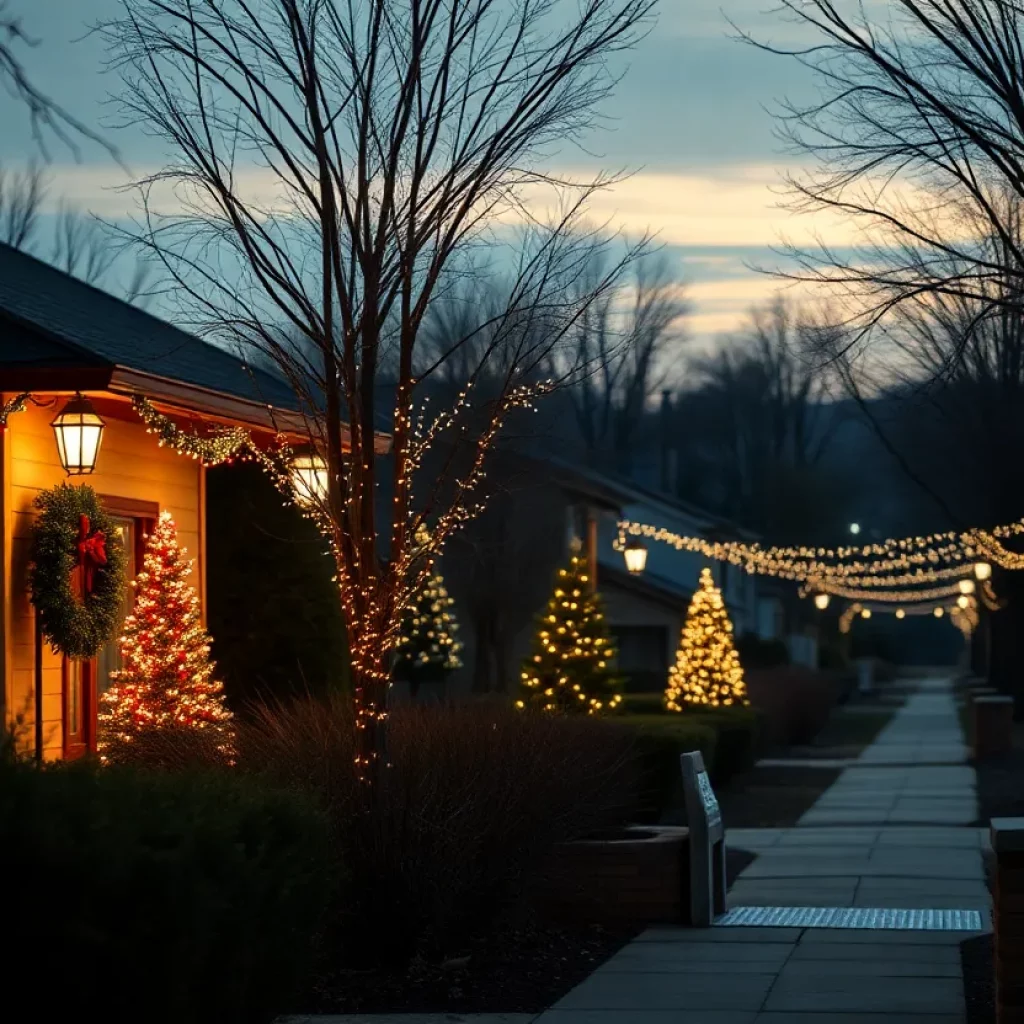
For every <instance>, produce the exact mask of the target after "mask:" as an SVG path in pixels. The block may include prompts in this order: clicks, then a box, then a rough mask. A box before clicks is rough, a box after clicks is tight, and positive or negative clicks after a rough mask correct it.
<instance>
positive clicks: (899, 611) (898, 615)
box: [896, 608, 907, 619]
mask: <svg viewBox="0 0 1024 1024" xmlns="http://www.w3.org/2000/svg"><path fill="white" fill-rule="evenodd" d="M906 617H907V613H906V612H905V611H904V610H903V609H902V608H897V609H896V618H897V619H905V618H906Z"/></svg>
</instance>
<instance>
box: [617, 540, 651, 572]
mask: <svg viewBox="0 0 1024 1024" xmlns="http://www.w3.org/2000/svg"><path fill="white" fill-rule="evenodd" d="M622 556H623V558H625V559H626V568H627V569H628V570H629V572H630V573H632V574H633V575H634V576H639V575H640V573H642V572H643V571H644V569H645V568H647V546H646V545H645V544H643V543H641V542H640V541H638V540H630V541H627V542H626V543H625V544H624V545H623V547H622Z"/></svg>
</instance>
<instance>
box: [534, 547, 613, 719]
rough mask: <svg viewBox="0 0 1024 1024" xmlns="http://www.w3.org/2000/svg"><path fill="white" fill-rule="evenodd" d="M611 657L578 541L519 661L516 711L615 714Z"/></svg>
mask: <svg viewBox="0 0 1024 1024" xmlns="http://www.w3.org/2000/svg"><path fill="white" fill-rule="evenodd" d="M614 659H615V646H614V644H613V643H612V640H611V636H610V634H609V632H608V626H607V623H606V622H605V618H604V611H603V609H602V606H601V598H600V596H599V595H598V594H596V593H595V592H594V589H593V586H592V581H591V580H590V578H589V570H588V567H587V559H586V556H585V555H584V554H583V551H582V547H581V545H580V543H579V541H578V540H577V541H574V542H573V549H572V553H571V556H570V558H569V565H568V566H567V567H566V568H564V569H559V570H558V576H557V578H556V579H555V589H554V593H553V594H552V595H551V599H550V600H549V601H548V603H547V607H546V608H545V610H544V613H543V615H542V616H541V617H540V619H539V621H538V624H537V636H536V637H535V639H534V642H533V649H532V654H531V655H530V657H529V658H528V659H527V660H526V661H525V662H524V663H523V671H522V688H523V691H524V692H523V697H522V699H521V700H518V701H516V707H518V708H525V707H527V706H529V707H535V708H540V709H542V710H544V711H562V712H576V713H586V714H588V715H594V714H602V713H604V712H607V711H614V710H615V709H616V708H617V707H618V706H619V705H620V704H621V703H622V695H621V694H620V693H619V687H620V684H621V680H620V679H619V677H618V676H617V675H616V674H615V669H614V667H613V661H614Z"/></svg>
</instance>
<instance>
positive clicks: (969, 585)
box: [959, 580, 974, 594]
mask: <svg viewBox="0 0 1024 1024" xmlns="http://www.w3.org/2000/svg"><path fill="white" fill-rule="evenodd" d="M959 585H960V593H961V594H973V593H974V580H961V581H960V584H959Z"/></svg>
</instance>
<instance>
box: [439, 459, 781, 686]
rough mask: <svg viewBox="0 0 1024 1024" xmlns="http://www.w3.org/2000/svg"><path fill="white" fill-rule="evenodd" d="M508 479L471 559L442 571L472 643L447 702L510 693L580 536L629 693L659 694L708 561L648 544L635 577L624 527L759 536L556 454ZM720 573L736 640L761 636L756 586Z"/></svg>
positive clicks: (451, 558) (461, 557)
mask: <svg viewBox="0 0 1024 1024" xmlns="http://www.w3.org/2000/svg"><path fill="white" fill-rule="evenodd" d="M500 474H501V476H502V479H503V480H505V481H506V486H505V487H504V488H503V493H502V494H501V495H500V496H499V498H498V499H497V502H496V507H491V508H489V509H488V511H487V512H485V513H484V517H483V519H482V521H481V523H480V524H479V526H476V527H474V528H472V530H471V537H472V539H471V540H469V541H467V542H466V543H467V544H468V545H469V546H470V549H471V550H470V551H468V552H467V550H465V549H464V548H463V549H460V548H459V547H458V546H456V547H455V548H453V549H452V550H451V552H450V553H449V554H446V558H445V561H444V572H445V574H446V576H449V575H450V583H451V584H452V593H453V595H454V596H455V597H456V600H457V605H458V607H457V613H458V616H459V619H460V621H461V623H462V632H461V639H462V640H463V642H464V643H465V652H464V659H463V660H464V663H465V667H464V669H463V670H462V672H461V673H460V674H459V676H458V678H457V679H455V680H453V681H452V685H451V686H450V687H449V689H450V692H453V693H458V692H461V691H465V690H477V691H498V692H506V691H507V692H511V690H513V689H514V687H515V686H516V684H517V680H518V678H519V665H520V663H521V661H522V659H523V658H524V657H525V656H526V653H527V650H528V648H529V645H530V641H531V639H532V637H533V633H534V629H535V623H534V616H535V614H536V613H537V612H538V611H539V610H540V608H541V607H542V606H543V604H544V602H545V601H546V600H547V598H548V596H549V595H550V591H551V585H552V581H553V578H554V574H555V571H556V569H557V568H558V566H559V565H560V564H562V563H564V562H565V560H566V559H567V558H568V552H569V545H570V542H571V540H572V538H573V537H579V538H580V539H582V540H585V541H587V542H588V544H589V543H591V542H592V543H593V544H594V550H595V551H596V579H597V585H598V590H599V591H600V593H601V596H602V598H603V599H604V602H605V609H606V614H607V618H608V622H609V625H610V626H611V628H612V630H613V632H614V633H615V635H616V637H617V640H618V648H619V654H618V665H619V667H620V669H621V670H622V671H623V673H624V674H626V675H627V676H629V677H630V679H631V681H632V685H633V686H638V687H642V688H649V689H661V688H663V687H664V685H665V682H666V680H667V678H668V670H669V666H670V665H671V663H672V661H673V660H674V657H675V650H676V646H677V644H678V640H679V632H680V629H681V628H682V624H683V621H684V619H685V616H686V611H687V608H688V607H689V603H690V598H691V596H692V594H693V590H694V588H695V586H696V584H697V579H698V577H699V575H700V570H701V569H702V568H703V567H704V566H705V565H707V564H709V563H708V561H707V560H706V559H704V558H703V557H702V556H700V555H697V554H692V553H688V552H678V551H675V550H674V549H673V548H671V547H669V546H668V545H664V544H660V543H655V542H651V543H649V544H648V560H647V567H646V570H645V571H644V572H643V573H642V574H640V575H637V576H633V575H631V574H630V573H629V572H627V571H626V566H625V561H624V558H623V555H622V553H621V552H620V551H617V550H615V547H614V542H615V540H616V537H617V526H616V524H617V523H618V521H619V520H620V519H623V518H627V519H633V520H636V521H639V522H645V523H650V524H652V525H655V526H663V527H667V528H669V529H671V530H674V531H676V532H678V533H681V534H686V535H690V536H698V537H707V538H715V539H721V540H730V539H731V540H747V541H750V540H754V539H756V538H755V537H754V535H753V534H751V533H749V532H748V531H745V530H743V529H741V528H740V527H737V526H736V525H734V524H732V523H728V522H726V521H724V520H722V519H721V518H720V517H718V516H715V515H714V514H712V513H710V512H708V511H706V510H703V509H700V508H697V507H694V506H692V505H689V504H687V503H685V502H681V501H677V500H675V499H672V498H669V497H664V496H661V495H658V494H656V493H654V492H652V491H647V490H645V489H643V488H640V487H637V486H636V485H634V484H633V483H631V482H629V481H626V480H622V479H619V478H616V477H613V476H609V475H606V474H603V473H600V472H597V471H595V470H591V469H588V468H585V467H581V466H578V465H575V464H572V463H569V462H566V461H563V460H561V459H558V458H557V457H554V456H548V457H546V458H541V457H534V458H525V457H516V458H511V457H505V458H504V459H503V462H502V467H501V470H500ZM712 569H713V571H714V573H715V577H716V579H717V580H718V583H719V585H720V586H721V587H722V590H723V594H724V596H725V599H726V602H727V604H728V606H729V612H730V615H731V616H732V619H733V624H734V626H735V629H736V632H737V633H738V634H739V633H744V632H756V631H757V630H758V625H757V623H758V597H759V582H758V580H757V579H755V578H754V577H751V576H749V575H747V574H746V573H743V572H741V571H740V570H739V569H737V568H736V567H734V566H730V565H726V564H724V563H713V564H712ZM488 583H490V584H491V585H490V586H488V585H487V584H488ZM776 635H781V634H776Z"/></svg>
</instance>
